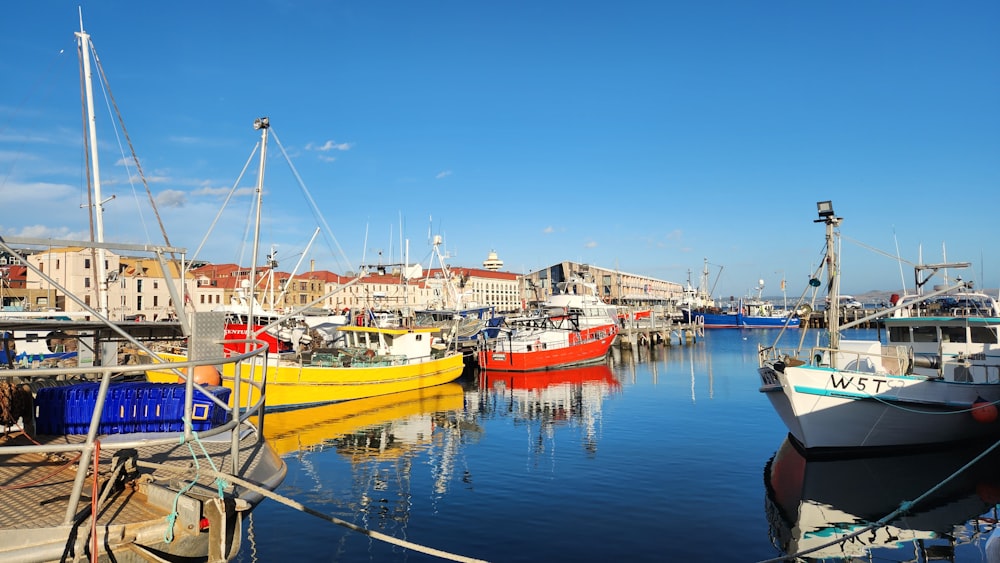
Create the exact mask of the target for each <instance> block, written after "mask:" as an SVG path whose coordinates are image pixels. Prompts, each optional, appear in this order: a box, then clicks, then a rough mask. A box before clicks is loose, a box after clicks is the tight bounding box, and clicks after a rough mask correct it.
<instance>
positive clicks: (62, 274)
mask: <svg viewBox="0 0 1000 563" xmlns="http://www.w3.org/2000/svg"><path fill="white" fill-rule="evenodd" d="M97 260H98V258H97V253H96V252H95V251H94V250H93V249H90V248H83V247H67V248H52V249H48V250H43V251H39V252H36V253H35V254H32V255H31V256H29V257H28V262H29V263H30V264H31V265H32V266H34V267H35V268H37V269H38V270H40V271H41V272H42V273H43V274H45V275H46V276H48V277H49V278H51V280H52V281H53V282H55V283H54V284H53V283H50V282H49V281H48V280H46V279H44V278H42V277H41V276H39V275H38V274H36V273H35V272H34V271H33V270H30V269H29V270H28V272H27V275H26V281H25V286H26V288H28V289H29V290H33V291H35V292H38V294H39V295H42V294H44V297H39V298H38V299H36V302H35V303H34V304H33V308H37V309H45V308H53V309H56V310H60V311H66V312H77V311H84V310H85V309H84V307H83V306H82V305H80V304H79V303H77V302H76V301H74V300H72V299H67V298H66V294H65V292H63V291H62V290H61V289H60V287H61V288H65V290H66V292H69V293H71V294H73V295H75V296H77V297H79V298H80V299H81V300H82V301H83V304H84V305H86V306H87V307H90V308H92V309H99V308H100V296H99V291H100V290H101V282H102V280H98V279H97V275H98V274H97V271H98V268H96V262H97ZM104 261H105V264H104V266H105V271H106V272H107V275H106V278H105V280H106V287H107V296H108V316H109V318H111V319H113V320H122V319H126V318H133V317H137V316H138V318H145V319H148V320H156V319H159V318H163V317H169V316H172V315H173V314H174V310H175V309H174V301H173V298H172V296H171V292H170V288H169V287H168V285H167V284H168V283H169V282H168V276H167V275H165V272H164V271H163V268H162V266H161V264H160V261H159V260H155V259H152V258H130V257H125V256H119V255H118V254H115V253H114V252H111V251H105V252H104ZM165 263H166V264H167V265H168V268H169V272H168V273H169V279H170V280H171V281H172V283H173V284H174V291H175V294H176V295H178V296H181V295H184V293H183V285H184V284H182V282H181V277H180V265H179V263H178V262H177V261H173V260H168V261H166V262H165ZM187 279H188V280H189V281H190V280H193V277H192V276H191V275H190V274H189V275H188V276H187ZM192 285H193V283H189V284H188V290H189V291H190V289H191V288H192Z"/></svg>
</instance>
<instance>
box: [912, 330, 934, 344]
mask: <svg viewBox="0 0 1000 563" xmlns="http://www.w3.org/2000/svg"><path fill="white" fill-rule="evenodd" d="M913 341H914V342H937V328H935V327H932V326H915V327H913Z"/></svg>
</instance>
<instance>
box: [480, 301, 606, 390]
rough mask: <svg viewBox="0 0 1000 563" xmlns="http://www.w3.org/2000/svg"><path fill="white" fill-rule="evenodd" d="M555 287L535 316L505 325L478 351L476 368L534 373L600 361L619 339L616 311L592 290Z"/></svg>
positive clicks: (519, 318) (510, 319) (511, 319)
mask: <svg viewBox="0 0 1000 563" xmlns="http://www.w3.org/2000/svg"><path fill="white" fill-rule="evenodd" d="M559 287H560V293H559V294H557V295H553V296H551V297H550V298H549V300H547V301H546V302H545V303H543V305H542V309H541V312H540V314H538V315H535V316H530V317H516V318H508V319H507V320H506V322H505V323H504V326H503V327H502V328H501V330H500V333H499V334H498V336H497V337H496V338H495V339H493V340H492V341H490V342H488V343H487V344H486V345H485V346H483V347H482V348H481V349H480V350H479V367H480V368H482V369H487V370H497V371H535V370H548V369H557V368H564V367H570V366H581V365H588V364H596V363H601V362H603V361H605V358H606V357H607V354H608V350H610V348H611V345H612V344H613V343H614V341H615V337H617V336H618V319H617V311H616V310H615V307H614V306H612V305H608V304H606V303H604V302H603V301H602V300H601V299H599V298H598V297H597V295H596V292H595V291H593V290H594V287H593V284H588V283H584V282H582V281H571V282H564V283H562V284H560V286H559ZM581 289H590V291H589V292H584V291H581Z"/></svg>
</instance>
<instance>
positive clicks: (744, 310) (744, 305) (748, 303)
mask: <svg viewBox="0 0 1000 563" xmlns="http://www.w3.org/2000/svg"><path fill="white" fill-rule="evenodd" d="M682 312H683V313H684V322H686V323H692V324H699V325H704V327H705V328H782V327H788V328H798V327H799V325H800V324H801V319H799V317H798V316H796V315H795V314H794V313H793V312H788V311H780V310H776V309H775V307H774V305H773V304H772V303H771V302H769V301H764V300H761V299H745V298H740V299H739V301H737V303H736V306H735V307H731V308H726V309H723V308H720V307H701V308H691V309H684V310H683V311H682Z"/></svg>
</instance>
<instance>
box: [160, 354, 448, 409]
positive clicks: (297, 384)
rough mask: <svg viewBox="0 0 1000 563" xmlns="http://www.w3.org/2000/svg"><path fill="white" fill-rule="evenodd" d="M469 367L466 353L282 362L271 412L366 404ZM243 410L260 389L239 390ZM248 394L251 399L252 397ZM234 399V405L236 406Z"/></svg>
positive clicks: (250, 368) (272, 375)
mask: <svg viewBox="0 0 1000 563" xmlns="http://www.w3.org/2000/svg"><path fill="white" fill-rule="evenodd" d="M161 357H163V358H164V359H166V360H172V361H186V358H185V357H184V356H174V355H169V354H161ZM236 369H237V366H235V365H234V364H226V365H224V366H223V371H222V384H223V385H224V386H226V387H228V388H230V389H232V388H233V380H234V375H235V371H236ZM239 369H240V377H241V379H243V380H244V381H247V380H251V381H254V382H256V383H259V382H260V381H261V380H262V376H263V373H264V370H263V368H262V366H261V365H260V364H259V363H258V364H257V365H255V366H254V365H250V364H246V363H244V364H240V365H239ZM463 369H464V363H463V361H462V354H459V353H456V354H452V355H450V356H446V357H444V358H440V359H436V360H430V361H426V362H420V363H412V364H406V365H400V366H375V367H325V366H299V365H293V364H285V363H281V364H278V365H269V366H268V367H267V384H266V387H265V396H266V397H267V408H268V409H274V408H291V407H300V406H306V405H316V404H322V403H334V402H339V401H349V400H353V399H363V398H366V397H375V396H378V395H387V394H389V393H400V392H402V391H412V390H414V389H424V388H427V387H432V386H434V385H440V384H442V383H448V382H451V381H454V380H456V379H458V378H459V377H460V376H461V375H462V370H463ZM146 377H147V378H148V379H149V380H150V381H154V382H176V381H177V375H176V374H175V373H173V372H172V371H167V370H164V371H147V372H146ZM240 394H241V395H240V406H241V407H244V408H245V407H247V406H250V405H253V404H254V403H256V402H257V400H258V398H259V397H258V391H257V388H256V387H253V386H250V385H241V386H240ZM248 395H249V397H248ZM233 396H235V393H233V394H232V395H231V398H230V406H232V397H233Z"/></svg>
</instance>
